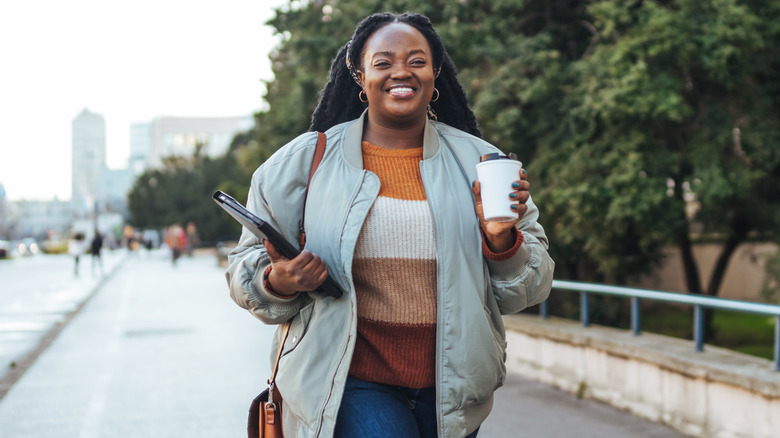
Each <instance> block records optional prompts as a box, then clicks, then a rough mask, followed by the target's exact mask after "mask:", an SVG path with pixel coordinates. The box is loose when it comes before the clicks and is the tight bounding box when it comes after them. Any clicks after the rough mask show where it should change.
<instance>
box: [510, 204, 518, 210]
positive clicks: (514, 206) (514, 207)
mask: <svg viewBox="0 0 780 438" xmlns="http://www.w3.org/2000/svg"><path fill="white" fill-rule="evenodd" d="M509 208H511V209H512V210H517V206H516V205H515V204H512V205H510V206H509Z"/></svg>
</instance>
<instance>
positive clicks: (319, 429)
mask: <svg viewBox="0 0 780 438" xmlns="http://www.w3.org/2000/svg"><path fill="white" fill-rule="evenodd" d="M367 173H368V172H367V171H366V170H363V175H362V176H363V178H362V179H361V185H362V184H364V182H365V178H366V174H367ZM378 193H379V192H378V191H377V194H378ZM374 202H376V197H374ZM372 205H373V203H372ZM366 215H368V213H366ZM366 217H367V216H366ZM363 222H365V218H363ZM361 229H362V224H361ZM359 233H360V230H358V234H359ZM355 242H357V240H355ZM352 252H353V254H354V248H353V250H352ZM349 273H350V275H347V276H346V277H347V280H348V281H349V288H350V289H349V290H350V291H352V290H354V289H355V282H354V280H353V278H352V275H351V273H352V270H351V268H350V271H349ZM348 292H349V291H348ZM348 295H349V299H350V301H352V300H353V298H354V294H351V293H349V294H348ZM356 312H357V303H355V302H352V305H351V306H350V312H349V316H350V320H349V333H348V334H347V340H346V342H345V343H344V346H343V348H342V352H341V358H340V359H339V360H338V365H337V366H336V371H335V372H334V373H333V379H332V380H331V382H330V391H328V396H327V397H326V398H325V403H323V404H322V408H321V409H320V413H319V415H318V416H317V418H318V424H317V430H316V431H315V434H314V436H315V437H318V436H320V433H322V425H323V424H324V423H325V409H326V408H327V406H328V402H330V399H331V397H333V391H334V388H335V386H336V378H337V377H338V374H339V368H340V367H341V364H342V363H343V362H344V357H346V355H347V350H349V343H350V340H351V339H352V338H353V337H355V336H356V335H355V336H353V335H352V326H353V323H354V324H355V330H356V331H357V323H356V321H357V314H356ZM347 373H349V367H347ZM342 398H343V395H342ZM337 421H338V420H337ZM334 427H335V425H334Z"/></svg>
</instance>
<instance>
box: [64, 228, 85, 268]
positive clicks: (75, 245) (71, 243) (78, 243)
mask: <svg viewBox="0 0 780 438" xmlns="http://www.w3.org/2000/svg"><path fill="white" fill-rule="evenodd" d="M85 250H86V236H84V233H82V232H73V233H71V235H70V239H69V240H68V254H70V255H71V256H73V273H74V274H75V275H76V276H77V277H78V275H79V259H80V258H81V256H82V255H84V251H85Z"/></svg>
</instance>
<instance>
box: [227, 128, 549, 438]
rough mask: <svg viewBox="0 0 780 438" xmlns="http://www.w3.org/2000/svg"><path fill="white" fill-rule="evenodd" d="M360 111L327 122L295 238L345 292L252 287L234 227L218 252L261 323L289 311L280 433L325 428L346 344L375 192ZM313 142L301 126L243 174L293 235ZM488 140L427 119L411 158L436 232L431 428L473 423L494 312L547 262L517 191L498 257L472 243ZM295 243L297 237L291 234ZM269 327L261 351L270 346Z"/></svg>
mask: <svg viewBox="0 0 780 438" xmlns="http://www.w3.org/2000/svg"><path fill="white" fill-rule="evenodd" d="M364 118H365V113H364V115H363V116H361V117H360V118H358V119H356V120H353V121H351V122H346V123H342V124H340V125H337V126H334V127H333V128H331V129H329V130H328V131H327V132H326V134H327V138H328V140H327V146H326V149H325V156H324V158H323V160H322V163H321V164H320V166H319V168H318V169H317V171H316V173H315V175H314V177H313V178H312V181H311V186H310V188H309V195H308V201H307V205H306V223H305V226H306V237H307V242H306V249H308V250H311V251H312V252H313V253H315V254H317V255H318V256H320V257H321V258H322V259H323V260H324V261H325V263H326V264H327V266H328V271H329V275H330V277H331V278H333V279H334V280H335V281H336V282H337V283H338V284H339V285H340V286H341V288H342V289H343V290H344V291H345V294H344V295H343V296H342V297H341V298H338V299H334V298H331V297H326V296H324V295H323V294H321V293H319V292H310V293H301V294H299V295H298V296H296V298H294V299H288V300H285V299H281V298H278V297H275V296H273V295H271V294H270V293H268V291H266V290H265V289H264V288H263V279H262V277H263V272H264V271H265V269H266V268H267V267H268V265H269V264H270V261H269V259H268V255H267V254H266V252H265V249H264V247H263V246H262V244H261V243H259V242H257V239H256V238H255V237H254V236H253V235H252V234H251V233H249V232H248V231H246V230H244V232H243V234H242V236H241V239H240V242H239V244H238V246H237V247H236V248H235V249H234V250H233V251H232V252H231V253H230V255H229V257H228V258H229V267H228V271H227V274H226V275H227V280H228V284H229V287H230V295H231V297H232V298H233V300H234V301H235V302H236V303H237V304H238V305H239V306H241V307H243V308H245V309H247V310H249V311H250V312H251V313H252V314H253V315H254V316H255V317H257V318H258V319H260V320H261V321H263V322H264V323H266V324H280V323H283V322H285V321H287V320H288V319H290V318H293V320H292V326H291V329H290V334H289V336H288V338H287V341H286V342H285V345H284V349H283V353H282V354H283V356H282V359H281V361H280V364H279V372H278V374H277V379H276V382H277V386H278V388H279V390H280V391H281V393H282V396H283V397H284V411H283V412H284V418H283V424H284V433H285V436H286V437H288V438H292V437H330V436H333V431H334V427H335V423H336V415H337V414H338V410H339V405H340V403H341V397H342V394H343V391H344V385H345V382H346V379H347V374H348V371H349V365H350V361H351V358H352V352H353V349H354V347H355V337H356V333H357V332H356V327H357V315H356V309H357V307H356V303H355V287H354V283H353V275H352V261H353V255H354V250H355V244H356V242H357V239H358V235H359V233H360V230H361V227H362V226H363V222H364V221H365V219H366V216H367V215H368V212H369V210H370V209H371V206H372V205H373V204H374V201H375V200H376V198H377V196H378V194H379V186H380V183H379V178H378V177H377V176H376V175H375V174H374V173H372V172H369V171H367V170H364V169H363V159H362V152H361V140H362V132H363V120H364ZM316 142H317V135H316V133H313V132H309V133H305V134H303V135H301V136H299V137H298V138H296V139H294V140H292V141H291V142H290V143H288V144H287V145H285V146H284V147H282V148H281V149H279V150H278V151H277V152H276V153H275V154H274V155H273V156H272V157H271V158H269V159H268V160H267V161H266V162H265V163H263V164H262V165H261V166H260V167H259V168H258V169H257V171H256V172H255V173H254V175H253V177H252V186H251V188H250V192H249V200H248V202H247V204H248V208H249V210H251V211H253V212H255V213H256V214H257V215H258V216H260V217H262V218H263V219H266V220H268V221H269V222H270V223H271V224H272V225H274V226H275V227H276V228H277V229H278V230H280V231H281V232H282V233H283V234H284V235H285V236H286V237H287V238H288V240H289V241H290V242H291V243H293V244H295V243H294V242H297V237H298V223H299V220H300V217H301V213H302V207H303V202H304V201H303V196H304V190H305V188H306V183H307V179H308V175H309V169H310V167H311V161H312V157H313V155H314V149H315V146H316ZM491 152H498V149H496V148H495V147H494V146H492V145H490V144H488V143H487V142H485V141H483V140H481V139H479V138H477V137H474V136H472V135H470V134H468V133H466V132H463V131H460V130H458V129H455V128H452V127H450V126H448V125H446V124H443V123H438V122H434V121H429V122H428V124H427V126H426V128H425V134H424V145H423V161H422V162H421V163H420V172H421V174H422V180H423V185H424V186H425V193H426V197H427V200H428V205H429V206H430V209H431V213H432V217H433V223H434V230H435V234H436V236H435V241H436V254H437V257H438V260H437V301H438V304H437V333H436V398H437V405H438V413H437V415H438V419H437V420H438V426H439V436H440V437H463V436H465V435H467V434H469V433H471V432H472V431H474V430H475V429H476V428H477V427H478V426H479V425H480V424H481V423H482V421H483V420H484V419H485V418H486V417H487V415H488V413H489V412H490V410H491V408H492V405H493V391H494V390H495V389H496V388H498V387H500V386H501V385H502V384H503V382H504V377H505V375H506V368H505V365H504V361H505V359H506V353H505V349H506V341H505V336H504V326H503V322H502V319H501V316H500V315H502V314H509V313H515V312H518V311H520V310H522V309H524V308H525V307H527V306H531V305H533V304H536V303H539V302H541V301H543V300H544V299H546V298H547V296H548V294H549V292H550V287H551V285H552V277H553V268H554V263H553V261H552V259H550V257H549V255H548V254H547V247H548V242H547V237H546V236H545V234H544V230H543V229H542V227H541V225H539V224H538V223H537V222H536V220H537V218H538V216H539V213H538V210H537V208H536V206H535V205H534V204H533V202H532V201H531V200H530V199H529V201H528V203H527V205H528V211H527V213H526V214H525V216H523V218H522V220H521V221H520V222H519V223H518V225H517V226H518V228H519V229H520V230H521V231H522V233H523V236H524V238H525V242H524V243H523V244H522V245H521V247H520V250H519V251H518V253H517V254H516V255H515V256H513V257H512V258H510V259H508V260H505V261H489V260H487V259H486V258H485V257H484V256H483V254H482V235H481V233H480V230H479V224H478V220H477V217H476V214H475V213H474V199H473V195H472V193H471V181H473V180H475V179H476V178H477V176H476V169H475V165H476V164H477V162H478V161H479V157H480V155H482V154H486V153H491ZM295 245H296V246H297V244H295ZM279 332H280V331H279V330H277V334H276V337H275V339H274V348H273V349H272V351H271V357H272V360H273V357H275V355H276V351H277V348H278V344H279V341H280V334H279Z"/></svg>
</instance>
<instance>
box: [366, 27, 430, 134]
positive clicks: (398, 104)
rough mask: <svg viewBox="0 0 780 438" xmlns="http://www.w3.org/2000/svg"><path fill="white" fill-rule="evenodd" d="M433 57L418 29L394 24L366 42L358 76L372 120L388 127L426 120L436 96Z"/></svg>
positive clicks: (426, 41)
mask: <svg viewBox="0 0 780 438" xmlns="http://www.w3.org/2000/svg"><path fill="white" fill-rule="evenodd" d="M433 69H434V66H433V55H432V53H431V48H430V46H429V44H428V40H426V39H425V37H424V36H423V34H421V33H420V32H419V31H418V30H417V29H415V28H413V27H412V26H409V25H408V24H403V23H391V24H388V25H387V26H385V27H383V28H381V29H379V30H377V31H376V32H374V34H373V35H371V37H370V38H369V39H368V41H366V45H365V48H364V49H363V62H362V68H361V70H360V71H359V72H358V76H359V78H360V81H361V82H362V83H363V89H364V90H365V91H366V96H367V97H368V113H369V118H370V119H371V120H372V121H374V122H377V123H381V124H383V125H386V126H403V125H404V124H413V123H419V122H420V120H425V118H426V109H427V107H428V103H429V102H430V101H431V97H432V96H433V82H434V79H436V77H435V75H434V72H433Z"/></svg>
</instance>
